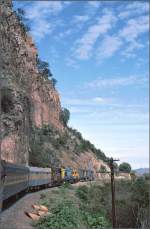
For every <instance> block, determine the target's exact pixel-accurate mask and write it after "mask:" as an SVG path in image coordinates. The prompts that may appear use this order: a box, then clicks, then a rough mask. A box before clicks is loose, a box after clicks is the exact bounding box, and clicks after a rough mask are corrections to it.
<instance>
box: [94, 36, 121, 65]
mask: <svg viewBox="0 0 150 229" xmlns="http://www.w3.org/2000/svg"><path fill="white" fill-rule="evenodd" d="M100 43H101V44H100V46H99V48H98V52H97V59H98V61H101V60H104V59H105V58H108V57H111V56H113V54H114V53H115V52H116V51H117V50H119V49H120V47H121V45H122V44H123V42H122V40H121V39H120V38H119V37H116V36H106V37H105V38H104V39H103V41H102V42H100Z"/></svg>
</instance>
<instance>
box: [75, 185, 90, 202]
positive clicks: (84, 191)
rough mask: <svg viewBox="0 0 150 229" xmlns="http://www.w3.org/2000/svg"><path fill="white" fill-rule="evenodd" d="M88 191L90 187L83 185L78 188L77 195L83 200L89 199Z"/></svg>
mask: <svg viewBox="0 0 150 229" xmlns="http://www.w3.org/2000/svg"><path fill="white" fill-rule="evenodd" d="M88 191H89V189H88V187H87V186H85V185H83V186H80V187H78V188H77V190H76V195H77V197H78V198H79V199H81V200H82V201H87V200H88Z"/></svg>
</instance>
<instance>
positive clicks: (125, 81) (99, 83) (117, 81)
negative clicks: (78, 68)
mask: <svg viewBox="0 0 150 229" xmlns="http://www.w3.org/2000/svg"><path fill="white" fill-rule="evenodd" d="M147 82H148V78H147V77H139V76H128V77H116V78H107V79H103V78H98V79H97V80H94V81H92V82H90V83H88V84H87V87H91V88H101V87H116V86H129V85H143V84H145V83H147Z"/></svg>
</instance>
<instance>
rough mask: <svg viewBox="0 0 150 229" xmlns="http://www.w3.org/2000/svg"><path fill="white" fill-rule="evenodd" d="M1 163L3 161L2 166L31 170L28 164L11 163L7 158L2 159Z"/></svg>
mask: <svg viewBox="0 0 150 229" xmlns="http://www.w3.org/2000/svg"><path fill="white" fill-rule="evenodd" d="M1 163H2V166H6V167H11V168H14V169H24V170H29V168H28V166H26V165H17V164H14V163H11V162H7V161H5V160H2V161H1Z"/></svg>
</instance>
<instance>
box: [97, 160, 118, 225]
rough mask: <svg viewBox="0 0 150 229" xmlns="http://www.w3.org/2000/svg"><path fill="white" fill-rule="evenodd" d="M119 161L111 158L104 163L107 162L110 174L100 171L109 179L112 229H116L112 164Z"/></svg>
mask: <svg viewBox="0 0 150 229" xmlns="http://www.w3.org/2000/svg"><path fill="white" fill-rule="evenodd" d="M115 161H119V159H113V158H112V157H111V158H110V159H108V160H107V161H106V162H108V165H109V168H110V172H107V171H101V172H100V173H107V174H108V173H109V174H110V177H111V197H112V199H111V200H112V202H111V203H112V227H113V228H117V220H116V206H115V179H114V174H115V171H114V162H115Z"/></svg>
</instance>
